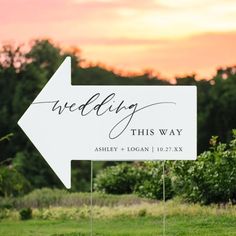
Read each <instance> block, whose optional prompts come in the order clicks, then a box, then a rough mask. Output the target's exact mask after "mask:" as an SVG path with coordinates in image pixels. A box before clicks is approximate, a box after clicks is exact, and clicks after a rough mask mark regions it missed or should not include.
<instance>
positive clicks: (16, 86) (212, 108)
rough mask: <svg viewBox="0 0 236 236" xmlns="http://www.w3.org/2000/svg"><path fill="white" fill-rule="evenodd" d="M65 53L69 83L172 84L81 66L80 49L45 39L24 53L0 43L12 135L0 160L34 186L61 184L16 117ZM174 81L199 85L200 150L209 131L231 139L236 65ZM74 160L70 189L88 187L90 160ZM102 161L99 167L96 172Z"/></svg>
mask: <svg viewBox="0 0 236 236" xmlns="http://www.w3.org/2000/svg"><path fill="white" fill-rule="evenodd" d="M68 55H70V56H71V57H72V78H73V81H72V83H73V84H82V85H96V84H105V85H150V86H151V85H169V84H170V83H169V82H168V81H165V80H162V79H160V78H159V77H157V76H153V75H152V73H149V72H144V73H143V74H141V75H129V76H122V75H120V74H117V73H115V72H114V71H111V70H107V69H105V68H103V67H101V66H99V65H94V64H93V65H92V64H90V65H89V66H87V67H81V54H80V50H79V49H73V50H71V51H69V52H68V51H65V50H64V49H62V48H61V47H59V46H58V45H55V43H53V42H52V41H50V40H47V39H43V40H35V41H33V42H32V43H31V44H30V46H29V51H28V52H25V50H24V49H23V46H21V45H19V46H16V47H15V46H13V45H3V46H2V47H1V49H0V117H1V120H0V137H2V136H3V135H5V134H7V133H14V136H13V137H12V138H11V139H10V140H7V139H5V140H3V141H2V142H1V143H0V150H1V155H0V158H1V161H0V162H2V161H5V160H7V159H9V158H12V159H13V166H14V168H15V169H16V170H17V172H19V173H20V174H22V175H24V176H25V178H26V179H27V180H28V181H29V182H30V184H31V186H32V187H33V188H42V187H53V188H61V187H63V185H62V184H61V183H60V181H59V180H58V178H57V177H56V176H55V174H54V173H53V171H52V170H51V169H50V167H49V166H48V164H47V163H46V162H45V161H44V160H43V158H42V157H41V155H40V154H39V153H38V152H37V151H36V150H35V147H34V146H33V145H32V144H31V142H30V141H29V140H28V138H27V137H26V136H25V134H24V133H23V132H22V131H21V130H20V128H19V127H18V126H17V121H18V120H19V118H20V117H21V116H22V114H23V113H24V111H25V110H26V109H27V107H28V106H29V105H30V104H31V102H32V101H33V100H34V99H35V97H36V96H37V94H38V93H39V91H40V90H41V89H42V88H43V86H44V85H45V84H46V83H47V81H48V80H49V79H50V77H51V76H52V74H53V73H54V72H55V71H56V69H57V68H58V66H59V65H60V63H61V62H62V61H63V59H64V58H65V57H66V56H68ZM176 84H177V85H196V86H197V88H198V152H199V153H201V152H203V151H205V150H207V148H208V140H209V139H210V137H211V136H212V135H217V136H219V137H220V138H221V140H222V141H223V142H229V140H230V132H231V130H232V129H233V128H235V124H236V108H235V104H236V93H235V91H236V67H227V68H220V69H218V71H217V73H216V75H215V76H214V77H213V78H212V79H211V80H197V79H196V76H195V75H190V76H185V77H181V78H177V80H176ZM78 165H80V166H82V168H80V169H79V168H77V164H76V165H75V164H72V186H73V190H75V191H78V190H79V191H89V181H90V173H89V169H90V162H83V163H81V162H79V163H78ZM106 165H108V164H107V163H103V164H102V165H99V166H97V169H96V171H95V175H96V173H98V171H99V169H102V168H103V167H104V166H106ZM167 181H168V180H167Z"/></svg>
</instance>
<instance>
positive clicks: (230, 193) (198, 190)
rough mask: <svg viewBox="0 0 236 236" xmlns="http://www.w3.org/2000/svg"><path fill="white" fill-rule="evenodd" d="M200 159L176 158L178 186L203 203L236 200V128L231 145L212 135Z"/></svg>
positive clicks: (177, 189)
mask: <svg viewBox="0 0 236 236" xmlns="http://www.w3.org/2000/svg"><path fill="white" fill-rule="evenodd" d="M210 143H211V148H210V150H209V151H206V152H204V153H202V154H201V155H199V157H198V159H197V161H195V162H192V161H187V162H183V161H177V162H175V165H174V173H175V174H176V179H175V189H176V191H177V192H178V193H180V194H182V195H183V196H184V198H185V199H187V200H190V201H193V202H201V203H203V204H210V203H226V202H233V203H236V130H234V131H233V140H232V141H231V142H230V144H229V145H226V144H224V143H220V142H218V141H217V137H213V138H212V139H211V141H210Z"/></svg>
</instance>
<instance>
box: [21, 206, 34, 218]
mask: <svg viewBox="0 0 236 236" xmlns="http://www.w3.org/2000/svg"><path fill="white" fill-rule="evenodd" d="M19 213H20V219H21V220H29V219H32V209H31V208H23V209H22V210H20V212H19Z"/></svg>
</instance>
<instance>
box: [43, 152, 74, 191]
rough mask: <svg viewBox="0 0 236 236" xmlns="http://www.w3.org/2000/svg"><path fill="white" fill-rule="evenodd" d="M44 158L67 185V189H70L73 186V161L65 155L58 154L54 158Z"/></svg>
mask: <svg viewBox="0 0 236 236" xmlns="http://www.w3.org/2000/svg"><path fill="white" fill-rule="evenodd" d="M44 158H45V160H46V161H47V162H48V164H49V165H50V167H51V168H52V170H53V171H54V172H55V174H56V175H57V177H58V178H59V179H60V180H61V182H62V183H63V184H64V185H65V187H66V188H67V189H70V188H71V161H70V160H66V159H65V157H64V156H63V158H60V157H58V156H53V157H52V158H49V157H47V156H44ZM57 158H58V159H59V160H58V159H57Z"/></svg>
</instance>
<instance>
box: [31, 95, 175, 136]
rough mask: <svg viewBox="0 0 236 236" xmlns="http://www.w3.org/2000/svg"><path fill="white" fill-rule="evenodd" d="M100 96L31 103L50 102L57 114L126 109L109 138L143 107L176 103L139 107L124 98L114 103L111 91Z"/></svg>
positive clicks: (117, 111) (116, 133)
mask: <svg viewBox="0 0 236 236" xmlns="http://www.w3.org/2000/svg"><path fill="white" fill-rule="evenodd" d="M100 97H101V94H100V93H95V94H94V95H93V96H91V97H90V98H89V99H88V100H87V101H86V102H85V103H83V104H78V103H76V102H70V103H69V102H61V101H60V100H54V101H42V102H34V103H33V104H52V108H51V110H52V111H53V112H57V113H58V115H62V114H63V113H65V112H76V111H77V112H78V111H79V112H80V115H81V116H88V115H89V114H91V113H92V112H94V113H95V115H96V116H98V117H99V116H103V115H104V114H106V113H111V112H113V113H115V114H118V113H121V112H125V111H127V112H128V114H125V116H124V117H123V118H122V119H121V120H119V121H118V122H117V123H116V124H115V125H114V126H113V127H112V128H111V130H110V132H109V138H110V139H116V138H118V137H119V136H120V135H121V134H122V133H123V132H124V131H125V130H126V129H127V127H128V126H129V125H130V123H131V121H132V120H133V118H134V115H135V114H136V113H138V112H140V111H142V110H144V109H147V108H150V107H152V106H157V105H168V104H169V105H176V103H175V102H171V101H162V102H155V103H151V104H148V105H145V106H143V107H139V104H138V103H137V102H136V103H132V104H128V105H127V104H125V100H121V101H120V102H119V103H118V104H119V105H117V104H116V105H115V104H114V101H115V97H116V94H115V93H111V94H109V95H108V96H106V97H105V98H104V99H103V100H102V101H101V102H99V101H98V99H99V98H100Z"/></svg>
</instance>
